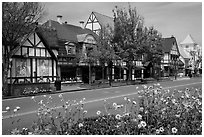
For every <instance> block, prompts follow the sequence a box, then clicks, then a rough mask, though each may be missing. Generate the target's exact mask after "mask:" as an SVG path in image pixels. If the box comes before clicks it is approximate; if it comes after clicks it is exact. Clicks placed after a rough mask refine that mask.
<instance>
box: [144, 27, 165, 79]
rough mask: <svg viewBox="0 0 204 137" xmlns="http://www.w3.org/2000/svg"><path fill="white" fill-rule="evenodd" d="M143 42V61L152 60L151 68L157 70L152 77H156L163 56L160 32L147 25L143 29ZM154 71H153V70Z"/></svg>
mask: <svg viewBox="0 0 204 137" xmlns="http://www.w3.org/2000/svg"><path fill="white" fill-rule="evenodd" d="M144 35H146V36H145V42H144V46H143V48H142V49H143V53H144V60H143V62H147V61H149V62H152V64H153V70H157V72H156V74H158V75H155V74H154V73H153V74H154V77H155V78H158V76H159V75H160V70H159V67H160V65H161V60H162V57H163V48H162V38H161V34H160V33H159V32H158V31H157V30H156V29H155V28H154V27H149V28H145V30H144ZM154 72H155V71H154Z"/></svg>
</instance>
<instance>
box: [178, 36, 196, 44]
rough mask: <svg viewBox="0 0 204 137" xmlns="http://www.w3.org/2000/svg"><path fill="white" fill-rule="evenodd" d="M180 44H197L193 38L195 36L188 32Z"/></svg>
mask: <svg viewBox="0 0 204 137" xmlns="http://www.w3.org/2000/svg"><path fill="white" fill-rule="evenodd" d="M180 44H182V45H187V44H196V42H195V40H194V39H193V37H192V36H191V35H190V34H188V35H187V37H186V38H185V39H184V40H183V41H182V42H181V43H180Z"/></svg>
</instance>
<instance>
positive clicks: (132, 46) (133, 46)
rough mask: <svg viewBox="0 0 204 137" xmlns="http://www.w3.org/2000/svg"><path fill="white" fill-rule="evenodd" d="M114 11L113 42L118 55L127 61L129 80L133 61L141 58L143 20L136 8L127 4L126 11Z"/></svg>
mask: <svg viewBox="0 0 204 137" xmlns="http://www.w3.org/2000/svg"><path fill="white" fill-rule="evenodd" d="M113 12H114V38H113V43H114V46H115V50H116V53H117V55H118V56H120V57H121V58H122V59H123V61H125V62H126V63H127V67H128V70H129V71H128V80H131V70H132V67H133V61H134V60H137V59H138V58H141V54H142V52H141V47H142V42H143V39H144V37H143V33H142V28H143V24H144V23H143V22H144V19H143V17H142V16H140V15H139V14H138V12H137V10H136V8H134V9H132V8H131V7H130V6H129V9H128V11H126V10H125V9H118V8H117V7H116V9H115V10H113Z"/></svg>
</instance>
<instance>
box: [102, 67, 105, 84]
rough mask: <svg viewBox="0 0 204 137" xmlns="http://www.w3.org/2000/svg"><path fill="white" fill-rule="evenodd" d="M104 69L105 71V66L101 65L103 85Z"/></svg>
mask: <svg viewBox="0 0 204 137" xmlns="http://www.w3.org/2000/svg"><path fill="white" fill-rule="evenodd" d="M104 69H105V66H104V65H102V80H103V83H104V82H105V76H104V75H105V74H104Z"/></svg>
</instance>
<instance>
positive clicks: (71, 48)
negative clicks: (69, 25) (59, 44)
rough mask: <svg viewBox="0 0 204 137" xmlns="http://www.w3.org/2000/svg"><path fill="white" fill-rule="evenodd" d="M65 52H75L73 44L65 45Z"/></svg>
mask: <svg viewBox="0 0 204 137" xmlns="http://www.w3.org/2000/svg"><path fill="white" fill-rule="evenodd" d="M66 50H67V54H76V49H75V46H74V45H71V46H70V45H67V46H66Z"/></svg>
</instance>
